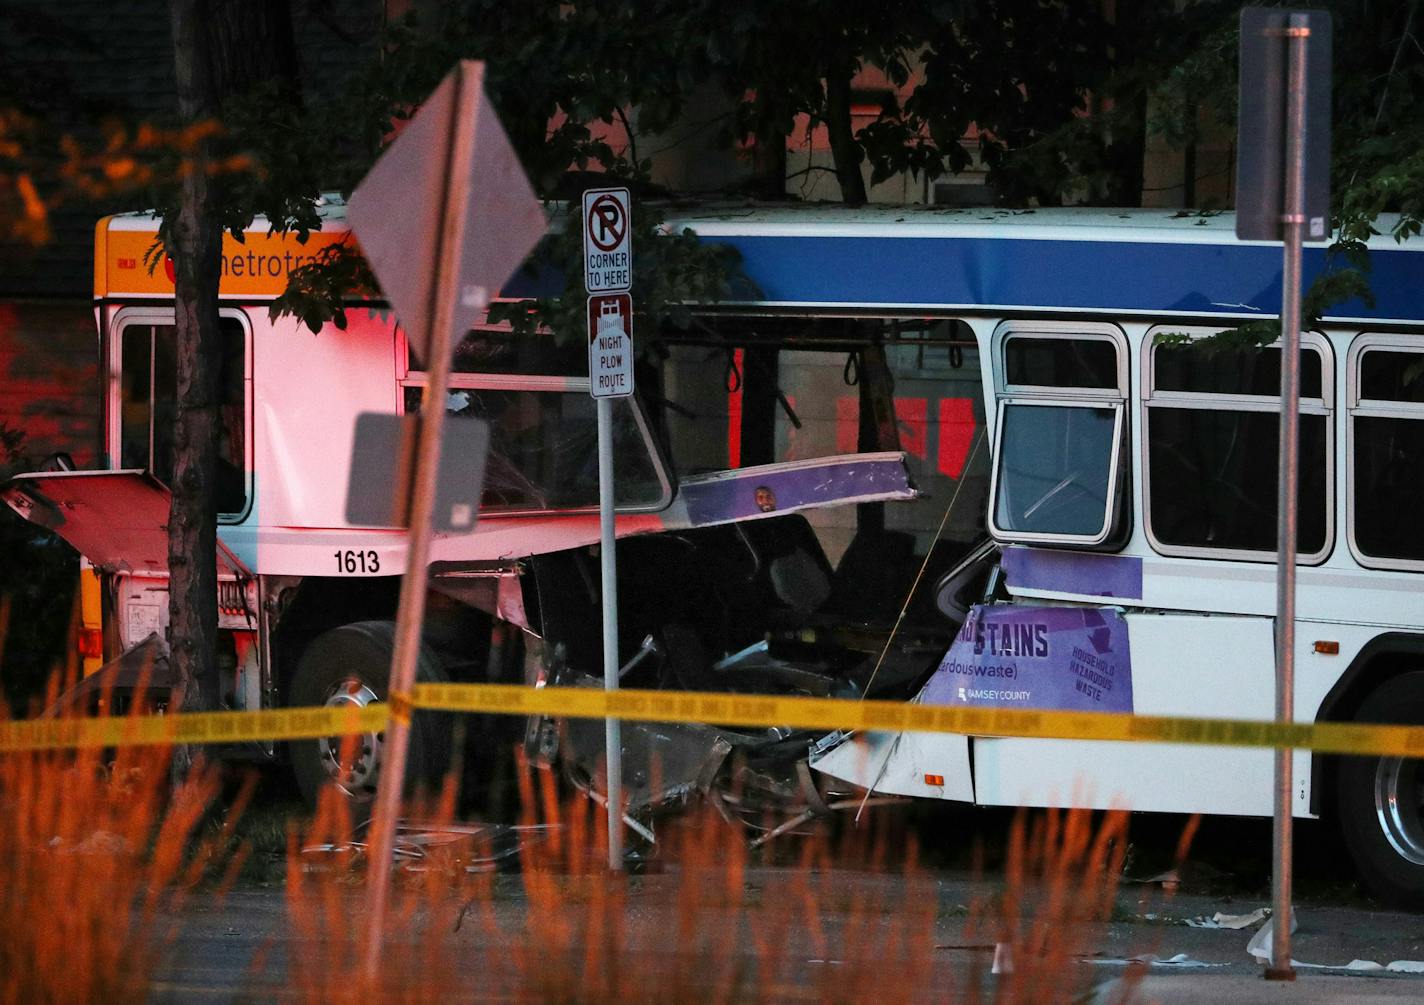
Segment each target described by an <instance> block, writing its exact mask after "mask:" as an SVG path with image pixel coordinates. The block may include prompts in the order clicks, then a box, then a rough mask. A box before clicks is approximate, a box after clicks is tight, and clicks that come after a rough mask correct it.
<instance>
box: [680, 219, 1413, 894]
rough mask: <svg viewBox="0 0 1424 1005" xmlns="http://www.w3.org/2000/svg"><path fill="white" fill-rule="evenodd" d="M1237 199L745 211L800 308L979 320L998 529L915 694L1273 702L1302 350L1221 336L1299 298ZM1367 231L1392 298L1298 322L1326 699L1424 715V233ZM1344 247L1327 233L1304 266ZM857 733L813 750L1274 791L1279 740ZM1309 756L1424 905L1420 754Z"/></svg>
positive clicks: (1265, 799) (1223, 705)
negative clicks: (1097, 208)
mask: <svg viewBox="0 0 1424 1005" xmlns="http://www.w3.org/2000/svg"><path fill="white" fill-rule="evenodd" d="M1233 223H1234V221H1233V219H1232V217H1231V216H1230V215H1229V214H1223V215H1217V216H1198V215H1189V214H1170V213H1166V212H1153V211H1133V212H1116V211H1114V212H1111V213H1101V212H1099V213H1092V212H1086V211H1075V210H1050V211H1038V212H1034V213H1022V214H1020V213H1013V214H1010V213H985V212H970V211H960V212H951V213H935V212H933V211H924V212H920V213H905V212H903V211H897V212H896V214H895V216H894V219H893V220H891V219H890V218H886V219H884V220H883V222H881V223H879V224H877V223H876V222H874V221H869V220H866V219H864V218H857V217H850V216H846V217H843V218H842V219H841V221H840V222H839V223H837V222H836V221H835V218H834V217H830V218H829V219H826V220H823V221H820V222H818V223H817V224H815V225H808V224H806V223H800V224H798V223H795V222H791V221H784V222H779V221H778V222H774V221H767V222H766V224H765V225H764V227H762V228H761V229H760V230H759V231H758V232H757V233H756V234H754V235H752V236H742V232H743V231H744V230H745V229H746V227H747V225H746V224H745V223H744V222H743V221H739V220H728V222H727V223H726V226H727V228H728V232H729V235H728V240H729V241H730V242H731V243H733V244H734V245H735V246H737V247H738V248H739V249H740V250H741V251H742V253H743V255H744V256H745V258H746V259H747V260H748V261H750V262H753V263H761V262H768V263H769V262H771V261H773V260H774V261H779V262H784V263H787V264H785V266H784V271H783V272H781V273H778V275H777V280H778V281H777V282H770V283H765V285H764V288H766V289H768V290H769V295H768V297H767V298H766V299H768V300H774V301H778V302H779V304H780V305H784V306H785V307H786V308H788V309H793V310H797V311H806V310H808V309H810V308H813V307H814V308H816V309H822V310H830V311H865V312H875V313H883V312H886V311H887V310H889V311H901V312H905V313H907V314H913V315H915V316H927V317H952V318H955V319H956V320H957V321H958V322H959V323H962V324H963V325H966V326H967V327H968V328H969V329H970V330H972V332H973V338H974V343H975V345H976V346H977V348H978V358H979V360H980V361H981V364H982V365H981V370H982V378H983V401H984V405H985V413H986V419H987V424H988V431H989V440H990V444H991V453H992V471H991V479H990V487H989V495H988V501H987V507H986V523H987V529H988V532H989V534H990V536H991V539H992V540H991V542H990V543H989V544H988V545H986V546H985V548H984V549H983V550H982V551H981V552H980V553H979V554H978V555H977V556H975V560H974V561H971V562H970V563H968V564H967V565H966V566H965V567H964V568H962V569H960V570H959V571H958V572H957V573H955V574H953V575H950V576H948V577H946V578H945V579H943V580H942V581H941V582H940V584H939V591H938V595H939V597H940V599H941V601H942V608H943V612H944V613H945V614H946V616H949V617H959V616H961V613H962V612H963V611H964V609H965V605H966V602H969V603H973V604H974V606H972V608H971V609H970V610H969V612H968V617H967V620H966V621H965V623H964V625H963V628H962V630H961V632H960V634H959V636H958V638H957V639H956V642H955V643H954V645H953V646H952V647H951V648H950V649H949V650H948V652H947V653H946V654H945V656H944V657H943V659H942V660H941V662H940V663H939V665H938V667H937V669H936V670H935V672H934V673H933V675H932V676H931V677H930V678H929V680H928V681H927V683H926V684H925V686H924V687H923V689H922V690H921V691H920V693H919V695H918V696H917V699H916V700H918V701H923V702H929V703H946V704H959V705H974V706H983V707H1014V708H1040V709H1070V710H1080V709H1087V710H1098V711H1118V712H1136V713H1141V714H1151V715H1164V716H1198V717H1224V718H1256V719H1270V718H1272V715H1273V700H1274V699H1273V694H1274V673H1273V666H1274V660H1273V635H1272V625H1273V614H1274V603H1275V587H1274V582H1275V570H1274V548H1275V534H1276V530H1275V528H1276V515H1275V509H1276V468H1277V438H1278V435H1279V420H1278V412H1279V371H1280V350H1279V349H1278V348H1272V347H1265V348H1250V349H1241V348H1238V349H1230V348H1224V347H1223V346H1222V345H1221V344H1220V343H1216V342H1213V341H1211V340H1210V339H1209V336H1211V335H1213V334H1214V333H1217V332H1221V331H1223V330H1224V329H1228V328H1231V327H1233V326H1235V325H1238V324H1240V323H1242V322H1244V321H1248V320H1253V319H1258V318H1261V317H1270V316H1274V315H1275V313H1276V312H1277V311H1278V310H1279V303H1280V281H1281V280H1280V253H1279V249H1278V248H1277V247H1276V246H1273V245H1264V244H1251V243H1245V242H1240V241H1238V240H1236V238H1235V237H1234V234H1233ZM697 228H698V231H699V233H700V234H702V235H703V237H704V239H716V237H717V235H718V234H719V230H718V227H717V225H716V224H713V223H710V222H708V221H698V223H697ZM1371 256H1372V263H1373V272H1372V277H1371V278H1372V284H1373V287H1374V290H1375V292H1376V294H1377V297H1378V299H1377V303H1376V304H1375V305H1374V307H1373V308H1367V307H1366V306H1365V305H1363V304H1361V303H1359V302H1351V303H1346V304H1344V305H1340V306H1338V307H1336V308H1335V309H1334V313H1333V314H1332V315H1331V316H1329V317H1328V318H1327V319H1326V321H1325V323H1324V324H1322V325H1321V326H1320V328H1319V330H1315V331H1309V332H1305V333H1304V334H1303V336H1302V339H1303V345H1302V360H1301V363H1302V373H1303V376H1302V385H1301V398H1302V401H1301V432H1300V442H1301V465H1300V467H1301V486H1300V494H1299V500H1298V504H1299V512H1300V539H1299V540H1300V549H1299V551H1300V570H1299V586H1298V590H1299V595H1298V604H1299V606H1298V611H1299V620H1298V624H1297V628H1296V638H1297V640H1298V646H1299V650H1298V652H1297V653H1296V667H1297V670H1296V674H1297V683H1296V699H1295V700H1296V704H1295V717H1296V719H1297V720H1298V721H1304V722H1310V721H1319V720H1360V721H1380V722H1386V721H1390V722H1405V723H1416V724H1417V723H1421V722H1424V524H1421V523H1420V521H1419V520H1418V518H1417V513H1418V507H1419V504H1420V502H1421V500H1422V499H1424V300H1421V299H1420V297H1419V291H1420V290H1424V254H1421V252H1420V250H1416V249H1415V248H1413V247H1411V246H1409V245H1407V244H1406V245H1402V246H1401V245H1398V244H1396V243H1395V242H1393V241H1391V240H1388V239H1380V240H1377V241H1376V242H1374V244H1372V246H1371ZM791 263H794V264H791ZM1324 266H1325V262H1324V255H1323V253H1322V252H1321V251H1319V250H1316V251H1313V252H1308V253H1307V260H1306V275H1307V281H1308V280H1309V279H1310V277H1311V276H1312V275H1314V274H1316V273H1318V272H1319V271H1320V269H1321V268H1323V267H1324ZM752 271H753V272H755V271H756V270H755V269H753V270H752ZM798 277H799V281H798ZM769 306H770V305H768V304H764V305H763V307H769ZM1164 335H1171V336H1174V337H1173V338H1170V339H1163V338H1160V337H1159V336H1164ZM1183 336H1185V339H1183V338H1182V337H1183ZM976 562H977V564H976ZM976 601H977V603H975V602H976ZM861 739H862V740H863V741H868V748H867V744H866V743H865V742H861V743H851V742H844V740H843V738H841V737H830V738H827V739H826V740H824V741H822V742H821V743H820V744H818V745H817V747H816V749H815V750H814V751H813V755H812V759H811V763H812V765H813V767H814V768H815V769H817V770H818V771H819V772H822V773H825V774H828V775H831V776H833V777H837V778H840V779H843V780H846V781H850V782H854V783H856V784H857V785H859V786H861V787H864V788H869V789H872V790H873V791H874V792H875V793H886V794H903V795H910V796H928V797H933V798H939V799H948V800H958V801H966V802H975V803H979V804H986V805H1010V806H1068V805H1074V806H1091V807H1109V806H1123V807H1128V808H1131V809H1134V810H1147V811H1172V812H1201V813H1215V814H1240V815H1256V816H1269V815H1270V814H1271V811H1272V802H1271V798H1272V756H1271V752H1270V751H1268V750H1251V749H1236V748H1209V747H1199V746H1185V745H1170V744H1117V743H1111V742H1089V741H1071V740H1037V739H1013V738H990V737H969V736H949V735H928V734H901V735H893V734H887V735H871V736H870V737H864V738H861ZM1294 777H1295V784H1294V790H1293V791H1294V811H1295V813H1296V814H1297V815H1299V816H1315V815H1323V816H1329V817H1333V818H1334V819H1336V820H1337V821H1338V822H1339V825H1340V827H1341V829H1342V830H1343V833H1344V837H1345V840H1346V843H1347V846H1348V847H1349V849H1350V852H1351V854H1352V856H1353V858H1354V860H1355V863H1356V865H1357V866H1358V868H1359V871H1360V874H1361V875H1362V877H1363V878H1364V880H1365V881H1366V882H1367V884H1368V885H1369V886H1370V887H1371V888H1372V889H1373V890H1374V891H1375V892H1376V893H1378V894H1379V895H1381V896H1383V897H1386V898H1389V899H1391V900H1394V901H1398V902H1407V903H1413V904H1416V905H1417V904H1419V903H1421V902H1424V771H1421V765H1420V762H1419V761H1417V760H1410V759H1402V758H1390V757H1386V758H1330V757H1313V756H1312V755H1311V754H1310V753H1309V752H1308V751H1297V752H1296V753H1295V756H1294Z"/></svg>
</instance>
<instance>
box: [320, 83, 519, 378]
mask: <svg viewBox="0 0 1424 1005" xmlns="http://www.w3.org/2000/svg"><path fill="white" fill-rule="evenodd" d="M483 76H484V66H483V64H482V63H478V62H475V61H471V60H465V61H462V62H461V63H459V64H458V65H457V66H456V67H455V69H454V70H453V71H452V72H451V73H450V75H449V76H448V77H446V78H445V80H444V81H443V82H442V83H441V84H440V86H439V87H437V88H436V89H435V91H434V92H433V93H432V94H431V95H430V97H429V98H427V99H426V101H425V104H423V105H421V107H420V111H419V112H417V113H416V115H415V118H413V119H412V120H411V121H410V124H409V125H407V126H406V128H405V130H404V131H403V132H402V133H401V134H400V136H399V137H398V138H397V139H396V141H395V142H394V143H392V144H391V146H390V147H389V149H387V150H386V152H385V153H384V154H382V155H381V158H380V159H379V160H378V161H377V162H376V165H375V167H373V168H372V169H371V170H370V172H369V173H368V174H367V175H366V177H365V178H363V179H362V180H361V184H360V185H359V186H357V188H356V191H355V192H353V193H352V194H351V200H350V202H349V203H348V204H347V207H346V216H347V219H348V220H349V221H350V223H351V229H352V230H353V231H355V233H356V236H357V238H359V239H360V242H361V250H362V252H363V253H364V254H365V256H366V259H367V261H369V262H370V263H371V269H372V271H374V272H375V274H376V279H377V280H378V281H379V282H380V284H381V289H382V290H384V291H385V294H386V297H387V299H389V300H390V302H391V306H392V307H393V308H394V309H395V313H396V317H397V318H399V319H400V322H401V324H402V326H403V327H404V328H405V331H406V337H407V338H408V339H409V340H410V342H411V345H412V346H413V347H415V348H416V350H417V351H418V352H420V353H421V355H422V356H423V357H424V358H425V359H429V358H430V357H429V349H430V346H429V345H428V343H429V342H430V341H431V338H432V336H431V331H430V328H431V325H432V324H434V319H435V317H436V316H437V313H438V312H437V311H436V309H435V305H436V298H437V296H439V297H447V298H449V305H450V310H449V314H448V316H449V317H450V330H449V331H446V332H443V333H439V334H438V335H436V336H435V337H434V341H435V344H436V347H437V348H439V349H440V350H442V351H443V350H445V349H447V348H448V347H451V346H453V345H454V344H455V343H456V342H458V340H459V339H460V337H461V336H463V335H464V333H465V332H467V331H468V330H469V328H470V326H471V324H473V323H474V322H475V320H476V319H477V317H478V315H479V312H480V311H481V310H483V309H484V307H485V305H486V304H487V303H488V302H489V298H490V297H492V296H493V295H494V294H495V293H496V292H497V290H498V288H499V286H500V284H502V283H503V282H504V281H505V280H506V279H508V278H509V276H510V274H511V273H512V272H513V271H514V270H515V269H516V268H517V267H518V266H519V264H520V263H521V262H523V261H524V259H525V257H527V256H528V254H529V252H530V251H532V250H533V248H534V245H535V244H536V243H537V242H538V240H539V238H540V237H541V236H542V235H543V233H544V230H545V228H546V226H547V221H546V220H545V217H544V210H543V206H542V205H541V204H540V202H539V199H538V198H537V197H536V196H535V195H534V191H533V189H532V188H530V186H529V179H528V178H527V177H525V175H524V169H523V168H522V167H521V166H520V164H519V158H518V157H517V156H516V155H515V153H514V150H513V149H512V148H511V147H510V145H509V138H508V137H507V136H506V135H505V133H504V127H503V126H501V125H500V122H499V118H498V117H497V116H496V115H495V113H494V108H493V107H492V106H491V105H490V103H489V100H488V99H487V98H486V97H485V95H484V91H483V89H482V87H481V80H482V79H483ZM447 256H453V258H451V261H450V262H449V263H448V264H449V265H450V266H452V268H450V269H447V270H446V272H445V276H446V279H445V282H444V283H443V284H442V282H441V279H440V277H441V269H440V265H441V259H442V257H447ZM442 285H443V286H444V288H439V287H441V286H442Z"/></svg>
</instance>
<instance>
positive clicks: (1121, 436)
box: [985, 320, 1132, 551]
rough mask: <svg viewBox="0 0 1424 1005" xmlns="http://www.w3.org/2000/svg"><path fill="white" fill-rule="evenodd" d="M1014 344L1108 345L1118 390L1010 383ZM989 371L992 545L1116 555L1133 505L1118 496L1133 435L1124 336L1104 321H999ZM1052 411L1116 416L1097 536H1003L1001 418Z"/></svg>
mask: <svg viewBox="0 0 1424 1005" xmlns="http://www.w3.org/2000/svg"><path fill="white" fill-rule="evenodd" d="M1014 338H1032V339H1062V340H1064V341H1100V342H1106V343H1108V344H1110V345H1111V346H1112V347H1113V349H1114V351H1115V354H1116V359H1117V367H1116V378H1117V386H1116V387H1110V388H1109V387H1102V388H1098V387H1062V386H1057V385H1043V384H1010V383H1009V382H1008V365H1007V345H1008V343H1009V342H1010V341H1012V340H1013V339H1014ZM989 345H990V361H991V362H990V365H991V367H992V369H993V379H994V398H995V402H994V447H995V451H994V458H993V463H992V465H991V467H990V475H989V500H988V514H987V517H986V521H985V523H986V525H987V527H988V530H989V533H990V535H992V536H993V538H994V539H995V540H996V541H1002V542H1005V543H1011V544H1026V545H1041V546H1045V547H1053V546H1064V547H1076V548H1086V549H1092V550H1112V551H1120V550H1121V549H1122V548H1123V547H1125V546H1126V544H1127V540H1128V538H1129V537H1130V536H1131V519H1132V518H1131V513H1132V507H1131V505H1128V506H1124V505H1123V500H1122V499H1121V498H1120V496H1119V493H1121V492H1126V491H1130V489H1131V486H1132V472H1131V469H1130V464H1129V457H1128V454H1129V451H1128V450H1127V449H1126V444H1127V443H1128V442H1130V439H1131V430H1129V429H1128V415H1129V410H1128V408H1127V402H1128V399H1129V397H1130V395H1131V388H1130V386H1129V376H1128V375H1129V367H1128V352H1129V344H1128V340H1127V334H1126V333H1125V332H1124V331H1123V330H1122V329H1121V328H1120V327H1118V326H1117V325H1115V324H1111V323H1109V322H1106V321H1041V320H1008V321H1001V322H1000V323H999V324H998V325H997V326H996V327H995V328H994V331H993V333H992V334H991V336H990V343H989ZM1012 405H1031V406H1056V407H1058V408H1085V407H1088V408H1109V409H1111V410H1112V411H1113V412H1114V421H1113V439H1112V445H1111V459H1110V460H1109V463H1108V484H1107V493H1106V504H1105V506H1104V509H1103V524H1102V526H1101V527H1100V528H1099V530H1098V531H1097V533H1095V534H1054V533H1044V532H1031V531H1013V530H1004V529H1002V528H1001V527H999V525H998V522H997V516H998V507H999V484H1000V464H1001V463H1002V455H1003V430H1004V415H1005V412H1006V410H1007V408H1008V407H1009V406H1012ZM1129 502H1130V500H1129Z"/></svg>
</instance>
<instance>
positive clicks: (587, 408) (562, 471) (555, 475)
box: [404, 377, 671, 512]
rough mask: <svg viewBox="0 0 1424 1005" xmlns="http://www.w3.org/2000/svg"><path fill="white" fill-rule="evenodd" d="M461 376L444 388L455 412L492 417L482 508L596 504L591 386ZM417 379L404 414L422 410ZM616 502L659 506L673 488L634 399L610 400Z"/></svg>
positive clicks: (406, 393)
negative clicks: (513, 382) (481, 382)
mask: <svg viewBox="0 0 1424 1005" xmlns="http://www.w3.org/2000/svg"><path fill="white" fill-rule="evenodd" d="M477 380H478V379H477V378H476V379H475V380H473V381H471V380H468V379H466V378H459V377H456V378H454V379H453V383H455V384H456V385H458V386H452V387H451V388H450V389H449V390H448V391H447V392H446V398H445V402H446V411H447V412H448V413H449V414H450V415H460V416H473V417H476V418H480V419H484V420H485V421H487V422H488V423H489V424H490V449H489V459H488V461H487V462H486V464H485V485H484V494H483V496H482V497H481V499H480V508H481V509H482V510H484V511H502V512H531V511H540V510H566V509H588V508H591V507H595V506H597V505H598V411H597V403H596V402H595V401H594V399H593V398H592V397H590V396H589V393H588V390H587V385H586V383H585V385H584V386H583V387H580V388H577V389H568V388H565V387H563V386H562V383H563V381H559V384H560V386H557V387H556V386H528V385H526V386H518V385H517V384H516V385H511V382H510V381H507V380H506V381H499V380H497V378H496V379H492V380H489V381H486V382H484V383H497V384H502V385H503V386H494V387H490V386H485V387H479V386H464V385H467V384H473V383H476V382H477ZM423 393H424V391H423V388H422V387H420V386H418V385H414V384H412V385H407V386H406V387H405V389H404V407H405V410H406V412H407V413H410V412H418V411H419V410H420V399H421V395H422V394H423ZM613 456H614V472H613V473H614V489H615V492H616V500H615V501H616V504H617V505H618V506H620V507H625V508H631V509H646V510H653V509H661V508H662V507H663V506H665V505H666V504H667V502H668V501H669V498H670V495H671V490H670V487H669V485H668V482H667V480H666V476H665V475H664V474H663V471H662V469H661V467H660V466H659V464H658V463H657V460H656V459H655V456H654V454H653V451H652V445H651V442H650V440H649V437H648V435H647V431H646V426H645V424H644V422H643V419H642V416H641V414H640V413H639V412H638V410H637V405H636V403H635V401H634V399H632V398H618V399H615V401H614V405H613Z"/></svg>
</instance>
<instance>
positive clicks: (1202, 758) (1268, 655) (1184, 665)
mask: <svg viewBox="0 0 1424 1005" xmlns="http://www.w3.org/2000/svg"><path fill="white" fill-rule="evenodd" d="M1127 622H1128V632H1129V638H1130V641H1131V650H1132V667H1133V675H1132V693H1133V701H1134V711H1135V712H1136V713H1137V714H1139V715H1177V716H1201V717H1208V718H1235V719H1269V718H1272V717H1273V715H1274V706H1273V699H1272V695H1273V694H1274V692H1275V683H1274V669H1273V667H1274V661H1273V657H1272V653H1273V648H1274V643H1273V640H1272V629H1271V620H1270V619H1268V618H1249V617H1212V616H1198V615H1180V614H1170V615H1163V614H1128V615H1127ZM1272 762H1273V758H1272V753H1271V751H1269V750H1260V749H1241V748H1233V747H1209V746H1200V745H1194V744H1168V743H1120V742H1111V741H1086V740H1033V739H991V738H976V739H975V741H974V793H975V796H976V798H977V801H978V802H980V803H983V804H986V805H995V806H1069V805H1072V806H1091V807H1097V808H1108V807H1122V808H1127V809H1133V810H1153V811H1165V812H1180V813H1197V812H1200V813H1224V814H1240V815H1266V816H1269V815H1270V813H1271V780H1272Z"/></svg>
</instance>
